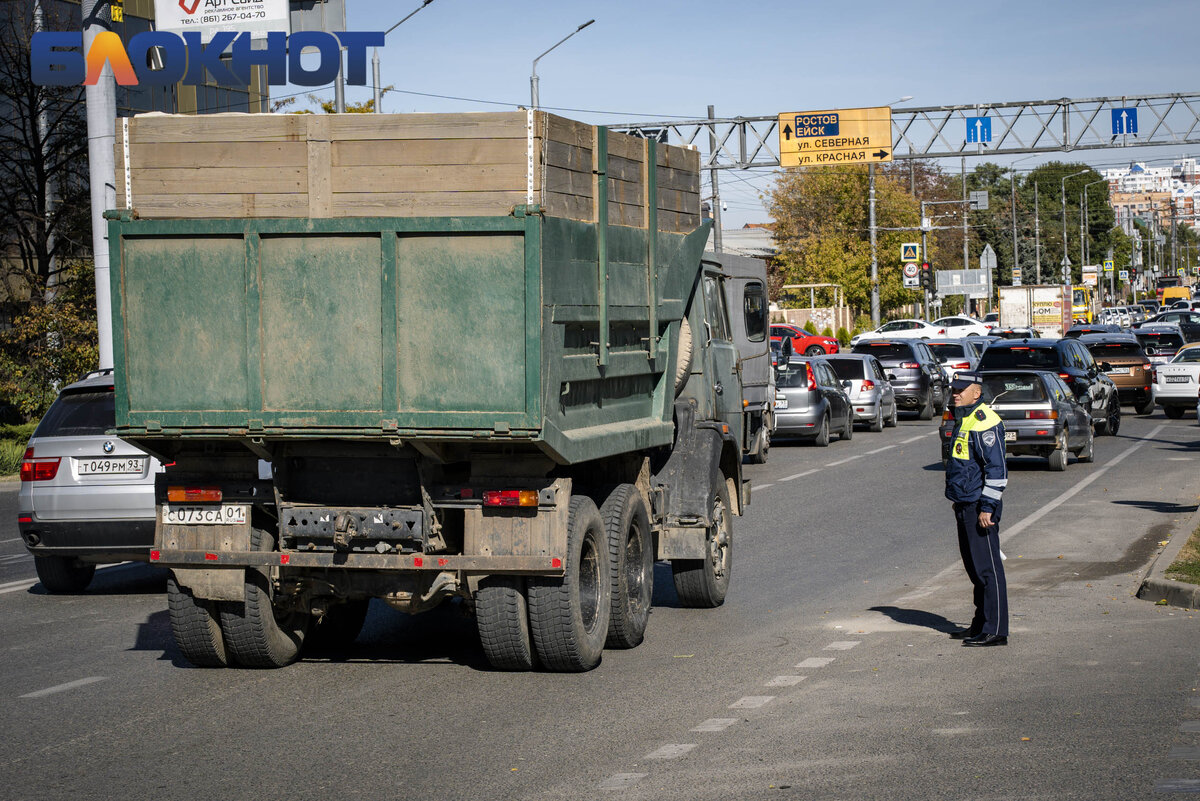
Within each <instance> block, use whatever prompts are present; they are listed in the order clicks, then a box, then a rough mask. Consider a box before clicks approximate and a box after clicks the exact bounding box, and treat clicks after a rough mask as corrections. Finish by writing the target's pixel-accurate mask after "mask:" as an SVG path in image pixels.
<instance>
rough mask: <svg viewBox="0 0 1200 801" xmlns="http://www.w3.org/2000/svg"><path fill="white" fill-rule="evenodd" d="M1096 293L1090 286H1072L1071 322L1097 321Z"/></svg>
mask: <svg viewBox="0 0 1200 801" xmlns="http://www.w3.org/2000/svg"><path fill="white" fill-rule="evenodd" d="M1095 297H1096V293H1095V290H1094V289H1092V287H1090V286H1073V287H1071V322H1072V324H1076V325H1077V324H1079V323H1091V322H1094V321H1095V312H1094V303H1095Z"/></svg>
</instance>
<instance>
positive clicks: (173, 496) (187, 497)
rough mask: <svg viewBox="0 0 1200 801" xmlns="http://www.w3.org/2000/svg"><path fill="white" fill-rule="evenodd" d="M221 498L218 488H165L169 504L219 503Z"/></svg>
mask: <svg viewBox="0 0 1200 801" xmlns="http://www.w3.org/2000/svg"><path fill="white" fill-rule="evenodd" d="M223 497H224V494H223V493H222V492H221V488H220V487H180V486H175V487H167V500H168V501H169V502H170V503H220V502H221V498H223Z"/></svg>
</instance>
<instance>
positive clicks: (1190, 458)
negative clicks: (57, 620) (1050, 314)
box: [6, 456, 1196, 542]
mask: <svg viewBox="0 0 1200 801" xmlns="http://www.w3.org/2000/svg"><path fill="white" fill-rule="evenodd" d="M1195 460H1196V457H1195V456H1168V457H1167V458H1166V461H1168V462H1194V461H1195ZM6 542H12V540H6Z"/></svg>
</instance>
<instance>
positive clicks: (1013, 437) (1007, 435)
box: [1004, 431, 1017, 442]
mask: <svg viewBox="0 0 1200 801" xmlns="http://www.w3.org/2000/svg"><path fill="white" fill-rule="evenodd" d="M1004 441H1005V442H1016V441H1017V432H1016V431H1005V432H1004Z"/></svg>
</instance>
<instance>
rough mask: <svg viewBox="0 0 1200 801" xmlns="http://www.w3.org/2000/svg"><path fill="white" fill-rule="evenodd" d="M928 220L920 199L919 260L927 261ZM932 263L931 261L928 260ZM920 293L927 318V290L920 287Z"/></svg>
mask: <svg viewBox="0 0 1200 801" xmlns="http://www.w3.org/2000/svg"><path fill="white" fill-rule="evenodd" d="M928 233H929V221H928V220H927V219H926V217H925V201H924V200H922V201H921V260H922V261H929V245H928V236H927V235H928ZM929 263H930V264H933V262H929ZM921 294H922V295H923V296H924V298H925V311H924V313H923V315H922V317H923V319H925V320H928V319H929V290H928V289H922V291H921Z"/></svg>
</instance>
